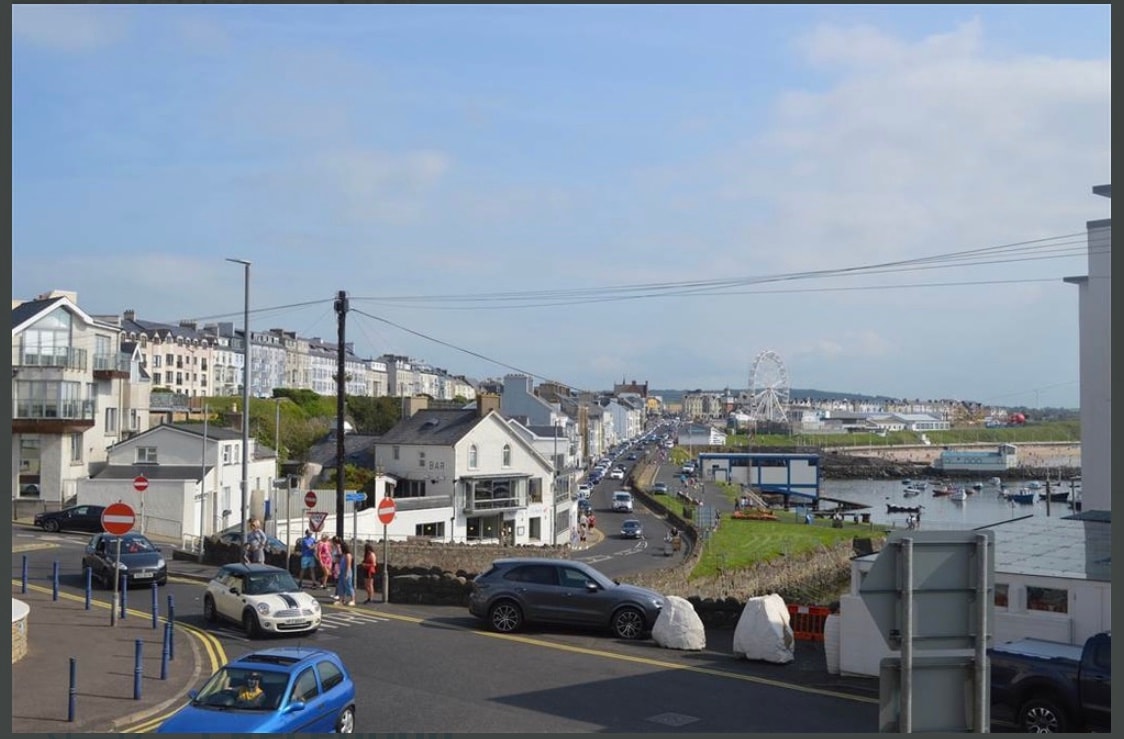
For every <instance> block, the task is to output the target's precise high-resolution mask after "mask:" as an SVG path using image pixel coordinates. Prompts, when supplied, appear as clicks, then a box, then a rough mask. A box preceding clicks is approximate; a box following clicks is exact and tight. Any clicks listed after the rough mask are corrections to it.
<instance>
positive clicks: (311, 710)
mask: <svg viewBox="0 0 1124 739" xmlns="http://www.w3.org/2000/svg"><path fill="white" fill-rule="evenodd" d="M297 701H301V702H303V703H304V708H303V709H301V710H299V711H293V710H290V709H289V708H288V707H289V706H292V705H293V704H294V703H296V702H297ZM286 704H287V708H286V711H287V713H286V719H287V721H286V724H287V725H286V726H285V731H286V732H298V733H299V732H315V733H318V734H322V733H328V732H331V731H332V729H334V728H335V723H334V719H335V716H334V715H332V716H331V717H329V716H328V714H329V711H328V707H327V701H325V700H324V697H323V695H322V694H321V690H320V684H319V682H318V681H317V679H316V670H314V669H313V668H312V666H311V665H310V666H308V667H305V668H304V669H302V670H301V671H300V673H298V674H297V677H296V679H295V680H294V681H293V689H292V691H291V692H290V694H289V696H288V698H287V699H286Z"/></svg>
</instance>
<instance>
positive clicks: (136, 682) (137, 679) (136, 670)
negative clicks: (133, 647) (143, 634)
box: [133, 639, 144, 701]
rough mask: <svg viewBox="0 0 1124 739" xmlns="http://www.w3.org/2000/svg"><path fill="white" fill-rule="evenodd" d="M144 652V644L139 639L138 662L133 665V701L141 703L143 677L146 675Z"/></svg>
mask: <svg viewBox="0 0 1124 739" xmlns="http://www.w3.org/2000/svg"><path fill="white" fill-rule="evenodd" d="M143 651H144V642H143V641H141V640H140V639H137V654H136V660H135V662H134V664H133V700H135V701H139V700H140V699H141V676H142V675H143V674H144V669H143V665H142V662H141V654H142V653H143Z"/></svg>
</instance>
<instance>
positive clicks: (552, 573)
mask: <svg viewBox="0 0 1124 739" xmlns="http://www.w3.org/2000/svg"><path fill="white" fill-rule="evenodd" d="M504 579H505V580H511V581H514V582H527V583H532V584H534V585H557V584H558V568H557V567H555V566H554V565H523V566H522V567H515V568H513V569H512V570H511V572H508V573H507V575H506V576H504Z"/></svg>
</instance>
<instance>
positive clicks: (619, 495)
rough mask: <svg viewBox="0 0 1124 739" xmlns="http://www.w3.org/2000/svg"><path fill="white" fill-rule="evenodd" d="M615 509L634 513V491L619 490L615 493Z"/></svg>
mask: <svg viewBox="0 0 1124 739" xmlns="http://www.w3.org/2000/svg"><path fill="white" fill-rule="evenodd" d="M613 510H614V511H623V512H625V513H632V493H630V492H628V491H627V490H618V491H616V492H615V493H613Z"/></svg>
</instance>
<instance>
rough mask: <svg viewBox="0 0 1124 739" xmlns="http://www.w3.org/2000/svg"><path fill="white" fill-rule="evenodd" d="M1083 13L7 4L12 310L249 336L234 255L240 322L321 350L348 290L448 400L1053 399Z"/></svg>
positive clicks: (1089, 22) (1068, 255)
mask: <svg viewBox="0 0 1124 739" xmlns="http://www.w3.org/2000/svg"><path fill="white" fill-rule="evenodd" d="M1109 19H1110V8H1109V6H1108V5H1097V6H1088V5H1087V6H1080V5H1079V6H1062V5H1054V6H1050V5H1027V6H987V5H983V6H980V5H970V6H969V5H964V6H956V5H951V6H949V5H944V6H924V5H864V6H846V5H844V6H816V5H801V6H768V5H722V6H702V7H699V6H689V7H688V6H667V5H652V6H612V5H606V6H517V5H516V6H484V5H478V6H437V5H422V6H418V5H316V6H280V5H278V6H270V5H241V6H239V5H129V6H106V5H81V6H29V5H17V6H13V8H12V23H13V31H12V42H13V53H12V65H13V72H12V108H13V113H12V156H13V168H12V188H13V196H12V208H13V227H12V236H13V244H12V263H13V264H12V266H13V270H12V273H13V278H12V294H13V297H16V298H24V299H26V298H32V297H34V296H35V295H38V294H40V293H43V292H46V291H48V290H51V289H56V288H57V289H64V290H72V291H75V292H77V293H78V298H79V304H80V305H81V306H82V307H83V308H84V309H85V310H87V311H88V312H91V313H95V314H119V313H121V312H122V311H124V310H126V309H134V310H136V311H137V314H138V316H139V317H141V318H144V319H148V320H155V321H167V322H177V321H179V320H180V319H191V318H194V319H203V320H232V321H234V322H235V323H236V325H238V326H240V325H241V320H242V306H243V291H242V286H243V273H242V268H241V267H240V266H239V265H236V264H231V263H229V262H227V261H225V259H226V258H227V257H232V258H240V259H247V260H250V261H251V262H252V263H253V266H252V267H251V288H250V302H251V312H252V315H251V326H252V328H253V329H255V330H258V329H268V328H284V329H286V330H290V331H296V332H297V333H298V334H299V335H302V336H307V337H313V336H319V337H322V338H325V339H328V340H330V341H334V340H335V337H336V317H335V313H334V311H333V307H332V301H333V299H334V297H335V295H336V293H337V292H338V291H340V290H343V291H346V292H347V293H348V295H349V298H350V301H351V311H350V312H349V313H348V316H347V339H348V341H351V342H353V343H354V344H355V348H356V350H357V351H358V353H359V354H361V355H364V356H377V355H379V354H382V353H393V354H402V355H408V356H411V357H414V358H416V359H418V360H421V361H425V362H428V363H431V364H433V365H436V366H438V367H442V368H445V369H447V370H449V371H450V372H453V373H456V374H466V375H468V376H469V377H473V378H477V379H481V378H484V377H495V376H501V375H503V374H505V373H507V372H511V371H514V370H519V371H525V372H530V373H532V374H534V375H536V376H538V377H540V378H550V379H555V380H558V381H560V382H564V383H567V384H570V385H572V386H574V387H579V388H586V389H605V388H610V387H611V386H612V385H613V384H614V383H615V382H621V381H623V380H629V381H631V380H637V381H640V382H644V381H647V382H648V383H649V386H650V387H655V388H677V389H695V388H706V389H719V388H724V387H733V388H742V387H747V386H749V384H750V374H751V368H752V366H753V363H754V359H755V358H756V357H757V356H759V355H760V354H762V353H763V352H765V351H772V352H775V353H776V354H777V355H779V356H780V357H781V359H782V360H783V363H784V366H785V369H786V370H787V374H788V382H789V384H790V385H791V386H792V387H796V388H816V389H821V390H834V391H841V392H854V393H865V394H888V395H894V396H900V397H909V398H922V399H927V398H953V397H954V398H967V399H972V400H978V401H982V402H986V403H995V404H1002V405H1028V406H1034V405H1035V404H1038V405H1042V406H1048V405H1061V406H1069V407H1076V406H1077V402H1078V401H1077V398H1078V357H1077V354H1078V341H1077V293H1076V288H1074V287H1073V286H1072V285H1067V284H1064V283H1062V278H1063V277H1066V276H1071V275H1081V274H1085V273H1086V272H1087V267H1086V263H1087V262H1086V251H1085V240H1084V236H1083V233H1084V230H1085V223H1086V222H1087V221H1089V220H1095V219H1100V218H1107V217H1109V215H1110V201H1108V200H1106V199H1104V198H1100V197H1097V196H1094V195H1092V193H1091V189H1092V187H1093V186H1094V185H1099V184H1105V183H1109V182H1110V181H1111V180H1110V172H1109V162H1110V159H1111V144H1110V141H1111V139H1110V133H1109V126H1110V82H1111V75H1110V31H1109V25H1110V24H1109ZM1004 245H1021V246H1012V247H1010V248H1008V249H996V247H1001V246H1004ZM977 250H982V251H979V253H978V255H972V256H967V255H964V253H965V252H976V251H977ZM953 255H960V256H953ZM916 260H927V261H925V262H924V263H918V262H917V261H916ZM871 265H895V266H893V267H889V266H887V267H882V268H880V269H871V268H870V267H871ZM812 273H815V274H812Z"/></svg>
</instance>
